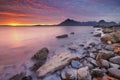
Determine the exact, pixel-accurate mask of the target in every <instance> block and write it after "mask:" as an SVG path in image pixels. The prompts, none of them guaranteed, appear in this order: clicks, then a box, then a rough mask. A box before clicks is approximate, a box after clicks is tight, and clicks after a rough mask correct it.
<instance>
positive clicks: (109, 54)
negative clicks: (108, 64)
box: [96, 50, 114, 60]
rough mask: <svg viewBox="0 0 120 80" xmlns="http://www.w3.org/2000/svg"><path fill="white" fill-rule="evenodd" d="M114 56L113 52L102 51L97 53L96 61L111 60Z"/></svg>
mask: <svg viewBox="0 0 120 80" xmlns="http://www.w3.org/2000/svg"><path fill="white" fill-rule="evenodd" d="M113 56H114V53H113V52H112V51H106V50H102V51H100V52H99V53H97V55H96V60H100V59H105V60H107V59H109V58H111V57H113Z"/></svg>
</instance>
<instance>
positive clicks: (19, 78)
mask: <svg viewBox="0 0 120 80" xmlns="http://www.w3.org/2000/svg"><path fill="white" fill-rule="evenodd" d="M25 75H26V74H25V73H23V72H21V73H20V74H16V75H14V76H12V77H11V78H9V79H8V80H22V79H23V78H24V77H25Z"/></svg>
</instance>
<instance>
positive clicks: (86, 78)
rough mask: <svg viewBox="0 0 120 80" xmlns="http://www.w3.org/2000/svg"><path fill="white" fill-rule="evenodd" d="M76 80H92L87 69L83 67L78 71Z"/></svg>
mask: <svg viewBox="0 0 120 80" xmlns="http://www.w3.org/2000/svg"><path fill="white" fill-rule="evenodd" d="M77 73H78V79H77V80H92V77H91V75H90V72H89V69H88V67H83V68H80V69H79V70H78V72H77Z"/></svg>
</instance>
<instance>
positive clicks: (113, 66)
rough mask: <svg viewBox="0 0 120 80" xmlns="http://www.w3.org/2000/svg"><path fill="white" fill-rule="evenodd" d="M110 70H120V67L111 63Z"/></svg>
mask: <svg viewBox="0 0 120 80" xmlns="http://www.w3.org/2000/svg"><path fill="white" fill-rule="evenodd" d="M110 68H117V69H119V68H120V65H118V64H113V63H110Z"/></svg>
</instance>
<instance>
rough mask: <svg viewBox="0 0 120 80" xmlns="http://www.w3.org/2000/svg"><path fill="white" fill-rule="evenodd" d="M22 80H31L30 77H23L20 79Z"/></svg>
mask: <svg viewBox="0 0 120 80" xmlns="http://www.w3.org/2000/svg"><path fill="white" fill-rule="evenodd" d="M22 80H32V77H31V76H25V77H23V78H22Z"/></svg>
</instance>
